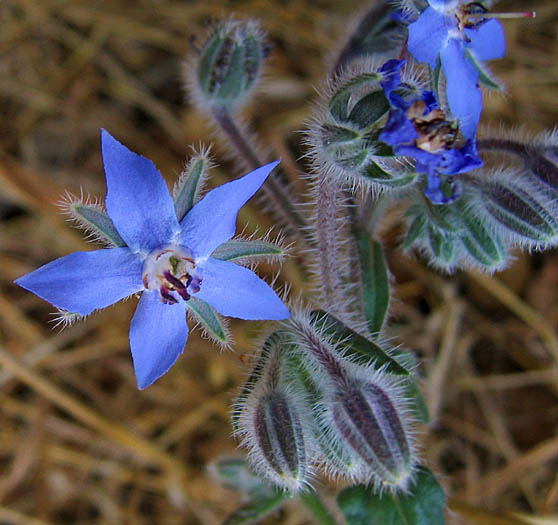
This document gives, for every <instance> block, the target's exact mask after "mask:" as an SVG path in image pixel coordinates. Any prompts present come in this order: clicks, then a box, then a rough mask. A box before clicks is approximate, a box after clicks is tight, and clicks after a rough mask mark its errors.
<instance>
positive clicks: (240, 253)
mask: <svg viewBox="0 0 558 525" xmlns="http://www.w3.org/2000/svg"><path fill="white" fill-rule="evenodd" d="M283 254H284V252H283V249H282V248H281V247H280V246H278V245H276V244H274V243H272V242H267V241H256V240H254V241H252V240H242V239H233V240H232V241H228V242H225V243H223V244H221V246H219V247H218V248H217V249H216V250H215V251H214V252H213V253H212V254H211V257H213V258H214V259H220V260H222V261H234V260H237V259H251V258H262V257H263V258H265V257H281V256H282V255H283Z"/></svg>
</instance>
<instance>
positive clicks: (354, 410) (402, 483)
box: [330, 380, 416, 490]
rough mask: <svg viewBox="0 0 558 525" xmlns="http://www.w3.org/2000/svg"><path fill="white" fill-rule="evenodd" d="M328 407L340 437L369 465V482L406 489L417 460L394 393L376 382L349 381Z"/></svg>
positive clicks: (391, 487)
mask: <svg viewBox="0 0 558 525" xmlns="http://www.w3.org/2000/svg"><path fill="white" fill-rule="evenodd" d="M330 410H331V418H332V420H333V423H334V425H335V427H336V429H337V431H338V433H339V434H340V436H341V437H342V439H343V440H344V441H345V442H346V443H348V444H349V445H350V447H351V448H352V449H353V450H354V452H356V454H357V455H358V456H359V457H360V458H361V459H362V460H363V461H364V463H365V464H366V465H367V466H368V470H367V471H365V472H363V474H364V475H365V476H366V475H367V476H368V477H369V479H368V481H371V482H373V483H374V484H376V485H377V486H378V488H380V489H381V488H390V489H392V490H395V489H403V490H405V489H406V487H407V485H408V483H409V480H410V478H411V476H412V474H413V471H414V467H415V462H416V460H415V457H414V452H413V445H412V440H411V435H410V433H409V430H408V429H407V425H406V423H405V416H406V415H405V413H404V411H403V410H402V409H401V407H400V406H399V403H398V402H396V401H395V398H394V396H393V394H392V395H389V394H388V392H387V389H386V388H383V387H382V386H380V384H379V382H378V383H376V384H374V383H372V382H365V381H361V380H350V381H348V382H346V383H345V384H344V385H341V386H340V387H339V389H338V391H337V395H336V398H335V399H334V400H333V402H332V404H331V407H330Z"/></svg>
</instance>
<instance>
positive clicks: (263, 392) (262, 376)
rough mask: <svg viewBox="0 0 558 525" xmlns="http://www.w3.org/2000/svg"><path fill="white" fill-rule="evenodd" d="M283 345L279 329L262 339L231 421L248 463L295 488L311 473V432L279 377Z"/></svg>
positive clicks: (285, 345) (296, 400) (276, 481)
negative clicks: (260, 347) (255, 360)
mask: <svg viewBox="0 0 558 525" xmlns="http://www.w3.org/2000/svg"><path fill="white" fill-rule="evenodd" d="M287 351H288V343H286V342H285V340H284V338H283V337H282V334H281V333H280V332H275V333H274V334H272V335H271V336H270V337H269V338H268V339H267V341H266V342H265V343H264V346H263V348H262V352H261V355H260V358H259V359H258V361H257V362H256V365H255V367H254V371H253V372H252V374H251V375H250V377H249V379H248V381H247V382H246V384H245V386H244V388H243V390H242V392H241V394H240V396H239V398H238V400H237V403H236V406H235V410H234V412H233V423H234V425H235V430H236V434H237V435H238V436H239V437H240V438H241V440H242V441H241V445H242V446H243V447H245V448H247V449H248V459H249V461H250V464H251V466H252V468H253V469H254V470H255V471H256V472H257V473H259V474H260V475H262V476H263V477H264V478H266V479H267V480H268V481H271V482H272V483H274V484H275V485H277V486H279V487H280V488H282V489H285V490H288V491H290V492H298V491H300V490H302V489H304V487H305V486H308V483H309V478H310V477H311V474H312V468H311V466H310V463H311V451H310V448H311V447H310V444H311V439H310V436H311V432H310V430H309V429H308V422H307V421H306V419H305V417H306V416H305V414H304V412H303V407H304V405H303V403H302V400H301V399H300V396H297V394H296V393H294V392H291V389H290V388H289V386H288V384H287V383H285V378H284V377H283V373H284V370H283V367H282V357H283V355H282V354H284V352H287Z"/></svg>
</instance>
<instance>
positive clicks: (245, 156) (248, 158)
mask: <svg viewBox="0 0 558 525" xmlns="http://www.w3.org/2000/svg"><path fill="white" fill-rule="evenodd" d="M213 117H214V118H215V121H216V122H217V124H218V125H219V127H220V128H221V130H222V131H223V132H224V133H225V135H226V136H227V138H228V140H229V142H230V143H231V145H232V146H233V148H234V149H235V151H236V152H237V153H238V155H239V156H240V158H241V159H242V160H243V161H244V162H245V164H246V165H247V166H248V168H249V169H252V170H255V169H256V168H259V167H260V166H262V165H263V164H264V162H263V161H262V159H260V158H259V157H258V155H257V154H256V152H255V151H254V150H253V148H252V147H251V145H250V144H249V142H248V140H247V139H246V137H245V136H244V134H243V133H242V131H241V130H240V128H239V127H238V126H237V124H236V123H235V121H234V119H233V117H232V115H231V114H230V112H229V111H228V109H227V108H215V109H213ZM262 192H263V194H264V197H265V198H266V199H267V201H269V202H270V203H271V205H272V209H273V211H274V212H275V213H276V215H278V216H279V218H280V219H281V220H282V222H283V223H284V225H285V227H286V228H287V229H288V230H289V231H290V232H291V233H292V234H294V235H297V236H302V237H304V236H305V235H306V233H305V232H306V231H307V225H306V222H305V221H304V219H303V218H302V216H301V215H300V214H299V213H298V211H297V210H296V208H295V206H294V205H293V199H292V197H291V196H290V195H289V194H288V193H287V191H286V189H285V188H284V186H282V185H281V183H279V182H277V180H276V179H274V178H273V177H269V178H268V179H267V181H266V182H265V184H264V185H263V187H262ZM305 240H306V242H308V239H307V238H306V239H305Z"/></svg>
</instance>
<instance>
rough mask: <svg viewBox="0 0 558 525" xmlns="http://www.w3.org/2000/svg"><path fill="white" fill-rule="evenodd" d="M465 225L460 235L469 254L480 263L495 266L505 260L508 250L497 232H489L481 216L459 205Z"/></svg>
mask: <svg viewBox="0 0 558 525" xmlns="http://www.w3.org/2000/svg"><path fill="white" fill-rule="evenodd" d="M459 208H460V211H461V220H462V223H463V225H464V227H465V229H464V231H463V232H461V234H460V235H459V237H460V239H461V242H462V243H463V245H464V246H465V248H466V249H467V251H468V252H469V254H470V255H471V256H472V257H473V258H474V259H475V260H476V261H477V262H479V263H480V264H482V265H484V266H488V267H495V266H498V265H500V264H501V263H503V262H504V260H505V258H506V252H505V249H504V247H503V244H502V241H501V240H500V238H499V236H498V235H497V234H496V233H495V232H489V231H488V230H487V229H486V228H485V226H484V224H483V222H482V221H481V220H480V219H479V217H476V216H474V213H473V212H472V211H471V210H468V209H467V208H465V207H464V206H463V205H460V206H459Z"/></svg>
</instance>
